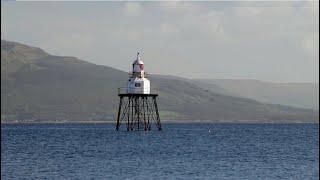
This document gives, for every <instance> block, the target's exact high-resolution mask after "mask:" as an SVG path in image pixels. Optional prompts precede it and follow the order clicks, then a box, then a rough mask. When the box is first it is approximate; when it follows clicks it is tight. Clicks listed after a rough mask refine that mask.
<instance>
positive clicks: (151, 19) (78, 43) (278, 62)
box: [1, 1, 319, 81]
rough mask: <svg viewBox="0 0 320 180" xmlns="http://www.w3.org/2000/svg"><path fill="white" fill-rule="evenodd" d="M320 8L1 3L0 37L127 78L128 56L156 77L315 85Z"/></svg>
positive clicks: (282, 4) (173, 3) (166, 3)
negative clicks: (138, 54) (140, 58)
mask: <svg viewBox="0 0 320 180" xmlns="http://www.w3.org/2000/svg"><path fill="white" fill-rule="evenodd" d="M75 4H76V5H77V6H75ZM318 4H319V3H318V2H316V3H315V2H243V1H241V2H186V1H183V2H180V1H161V2H131V1H130V2H117V3H114V2H105V3H100V2H94V3H85V2H51V3H50V4H49V5H50V6H49V5H48V4H46V3H43V2H42V3H41V2H37V3H32V2H28V3H24V4H23V3H22V4H21V3H16V4H15V3H14V2H13V3H10V4H8V3H2V5H4V6H2V7H1V8H2V9H1V10H4V11H2V12H1V13H2V15H3V16H1V20H2V22H1V28H2V29H1V31H2V34H1V36H3V37H4V38H6V39H8V40H13V41H20V42H23V43H28V44H30V45H34V46H39V47H42V48H45V50H49V52H51V53H54V54H58V55H71V56H77V57H79V58H82V59H85V60H90V61H92V62H94V63H97V64H105V65H109V66H113V67H116V68H120V69H123V70H128V69H127V68H128V65H127V64H128V61H130V57H129V55H130V54H135V51H136V50H137V49H143V51H144V57H145V59H146V61H147V62H148V70H149V71H150V72H153V73H160V74H161V73H167V74H172V75H180V76H188V77H200V78H201V77H207V78H211V77H212V78H216V77H218V78H256V79H261V80H268V81H293V80H299V81H313V80H314V77H315V74H317V73H319V71H318V70H317V71H316V70H314V68H313V67H314V66H317V65H318V64H319V61H318V60H317V57H318V54H317V52H318V50H319V40H318V38H319V28H318V26H319V23H318V21H319V8H318V7H317V5H318ZM52 5H54V6H52ZM57 12H58V13H57ZM136 19H138V20H136ZM3 32H5V33H3ZM26 34H28V36H26ZM106 53H108V58H106V56H105V54H106ZM305 62H308V63H305ZM167 64H170V66H171V67H181V66H183V70H179V71H177V70H176V68H169V69H168V68H167ZM275 66H277V67H275ZM282 67H286V69H287V70H286V71H285V72H281V70H282V69H281V68H282ZM149 68H150V69H149ZM275 69H278V70H277V71H275ZM296 72H301V75H300V74H299V75H297V74H296ZM291 77H295V79H293V80H292V79H290V78H291ZM299 78H300V79H299Z"/></svg>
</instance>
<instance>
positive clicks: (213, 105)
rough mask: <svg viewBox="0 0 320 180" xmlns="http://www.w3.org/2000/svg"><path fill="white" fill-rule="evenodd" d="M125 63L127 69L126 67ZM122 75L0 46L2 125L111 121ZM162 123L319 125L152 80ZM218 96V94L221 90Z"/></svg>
mask: <svg viewBox="0 0 320 180" xmlns="http://www.w3.org/2000/svg"><path fill="white" fill-rule="evenodd" d="M129 63H131V62H129V61H128V66H129ZM127 79H128V74H127V73H126V72H123V71H120V70H117V69H114V68H111V67H107V66H100V65H95V64H92V63H88V62H86V61H83V60H79V59H77V58H75V57H61V56H53V55H50V54H48V53H46V52H44V51H43V50H41V49H39V48H34V47H30V46H27V45H22V44H19V43H13V42H8V41H4V40H2V41H1V120H2V122H12V121H16V120H20V121H37V122H43V121H58V122H65V121H67V122H70V121H97V120H98V121H113V120H114V116H115V114H116V110H117V105H118V97H117V88H118V87H123V86H124V85H125V83H126V81H127ZM150 79H151V83H152V88H157V89H159V94H160V96H159V109H160V114H161V115H162V116H161V117H162V119H168V120H212V121H238V122H243V121H263V122H270V121H276V122H277V121H287V122H294V121H308V122H314V121H318V112H315V111H313V110H309V109H299V108H292V107H286V106H280V105H269V104H263V103H259V102H257V101H255V100H250V99H245V98H236V97H232V96H227V95H219V94H216V93H214V92H212V91H208V90H206V89H203V88H201V87H199V86H197V85H195V84H193V83H192V82H188V81H185V80H180V79H174V78H169V77H165V76H151V77H150ZM220 90H221V89H220Z"/></svg>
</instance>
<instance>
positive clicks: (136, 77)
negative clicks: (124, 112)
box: [127, 52, 150, 94]
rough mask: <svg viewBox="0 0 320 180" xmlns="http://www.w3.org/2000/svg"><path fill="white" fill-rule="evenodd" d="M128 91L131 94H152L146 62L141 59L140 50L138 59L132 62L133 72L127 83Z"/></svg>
mask: <svg viewBox="0 0 320 180" xmlns="http://www.w3.org/2000/svg"><path fill="white" fill-rule="evenodd" d="M127 93H130V94H150V81H149V80H148V79H147V78H146V73H145V71H144V63H143V62H142V60H141V59H140V55H139V52H138V53H137V59H136V60H135V61H134V62H133V64H132V73H130V77H129V80H128V85H127Z"/></svg>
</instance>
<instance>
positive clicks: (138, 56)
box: [133, 52, 144, 65]
mask: <svg viewBox="0 0 320 180" xmlns="http://www.w3.org/2000/svg"><path fill="white" fill-rule="evenodd" d="M139 54H140V53H139V52H138V53H137V59H136V60H135V61H134V62H133V65H138V64H144V63H143V61H142V60H141V58H140V55H139Z"/></svg>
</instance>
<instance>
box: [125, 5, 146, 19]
mask: <svg viewBox="0 0 320 180" xmlns="http://www.w3.org/2000/svg"><path fill="white" fill-rule="evenodd" d="M123 10H124V13H125V14H126V15H128V16H138V15H140V14H141V13H142V7H141V5H140V4H139V3H138V2H126V3H125V5H124V7H123Z"/></svg>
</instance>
